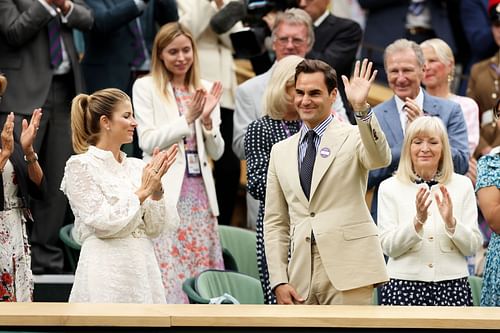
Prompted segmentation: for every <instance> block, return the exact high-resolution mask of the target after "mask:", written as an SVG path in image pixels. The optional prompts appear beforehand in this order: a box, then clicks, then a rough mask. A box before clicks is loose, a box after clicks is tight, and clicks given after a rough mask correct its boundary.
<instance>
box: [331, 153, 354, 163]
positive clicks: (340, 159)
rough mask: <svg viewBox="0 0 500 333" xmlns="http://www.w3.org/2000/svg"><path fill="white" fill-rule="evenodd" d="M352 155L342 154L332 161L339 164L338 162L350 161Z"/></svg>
mask: <svg viewBox="0 0 500 333" xmlns="http://www.w3.org/2000/svg"><path fill="white" fill-rule="evenodd" d="M353 157H354V155H353V154H342V155H340V156H338V157H336V158H335V160H334V161H333V163H337V164H340V163H346V162H350V161H351V160H352V159H353Z"/></svg>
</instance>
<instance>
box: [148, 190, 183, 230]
mask: <svg viewBox="0 0 500 333" xmlns="http://www.w3.org/2000/svg"><path fill="white" fill-rule="evenodd" d="M143 212H144V214H143V220H144V225H145V230H146V234H147V235H148V236H149V237H151V238H154V237H158V236H159V235H160V234H161V233H164V232H172V231H174V230H175V229H177V227H178V226H179V215H178V214H177V208H176V207H175V205H172V204H171V203H169V202H168V201H167V199H166V197H165V196H163V199H161V200H158V201H155V200H151V199H147V200H146V201H144V203H143Z"/></svg>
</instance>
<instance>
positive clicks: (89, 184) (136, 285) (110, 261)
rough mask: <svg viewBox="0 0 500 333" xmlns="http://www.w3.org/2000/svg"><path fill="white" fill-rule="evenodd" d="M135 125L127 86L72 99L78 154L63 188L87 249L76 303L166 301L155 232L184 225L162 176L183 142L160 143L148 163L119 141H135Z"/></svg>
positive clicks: (83, 252) (81, 262)
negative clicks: (162, 145) (170, 202)
mask: <svg viewBox="0 0 500 333" xmlns="http://www.w3.org/2000/svg"><path fill="white" fill-rule="evenodd" d="M136 126H137V123H136V122H135V119H134V116H133V112H132V105H131V102H130V98H129V97H128V96H127V95H126V94H125V93H124V92H122V91H121V90H118V89H104V90H100V91H97V92H95V93H94V94H92V95H85V94H80V95H78V96H76V97H75V98H74V99H73V104H72V108H71V129H72V132H73V134H72V135H73V137H72V139H73V148H74V150H75V151H76V152H77V153H78V155H75V156H72V157H71V158H70V159H69V160H68V162H67V163H66V169H65V173H64V178H63V181H62V184H61V189H62V191H63V192H64V193H65V194H66V196H67V197H68V200H69V203H70V205H71V209H72V210H73V213H74V215H75V228H74V237H75V238H76V240H77V241H79V242H81V243H82V249H81V252H80V259H79V262H78V267H77V270H76V274H75V282H74V284H73V288H72V290H71V295H70V300H69V301H70V302H75V303H76V302H90V303H165V292H164V288H163V285H162V280H161V275H160V269H159V266H158V263H157V261H156V257H155V254H154V249H153V244H152V242H151V239H150V238H151V237H156V236H158V235H159V234H161V233H162V232H164V231H165V229H166V228H165V227H166V226H168V227H170V229H173V228H175V227H176V225H177V224H176V223H175V222H174V221H175V216H176V214H175V206H173V205H172V207H170V206H169V205H168V202H166V200H165V199H164V197H163V189H162V186H161V181H160V179H161V177H162V176H163V175H164V174H165V172H166V171H167V169H168V168H169V167H170V165H171V164H172V162H173V161H174V160H175V154H176V152H177V147H176V146H172V147H171V148H170V149H169V150H168V151H162V152H160V151H159V149H155V153H154V156H153V158H152V159H151V161H150V162H149V163H148V164H145V163H144V162H143V161H141V160H139V159H135V158H127V157H126V155H125V153H123V152H122V151H121V150H120V147H121V145H122V144H125V143H129V142H132V137H133V133H134V130H135V127H136ZM169 212H174V213H173V215H172V216H170V215H169Z"/></svg>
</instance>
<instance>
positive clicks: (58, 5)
mask: <svg viewBox="0 0 500 333" xmlns="http://www.w3.org/2000/svg"><path fill="white" fill-rule="evenodd" d="M92 23H93V16H92V13H91V12H90V10H89V9H88V8H87V7H86V6H85V5H84V3H83V0H74V1H73V2H72V1H70V0H0V50H1V52H0V71H2V72H3V73H4V74H5V76H6V77H7V78H8V79H9V88H8V89H7V91H6V94H5V95H4V97H3V101H2V104H0V116H1V117H0V123H3V121H4V119H5V117H6V115H7V114H8V113H9V112H14V113H16V114H19V115H21V116H22V117H16V119H19V122H18V123H16V128H17V129H19V128H20V127H19V126H20V120H21V119H22V118H27V117H29V116H30V115H31V112H32V110H33V109H34V108H37V107H42V109H43V113H44V116H43V118H42V121H41V124H40V127H39V131H38V134H37V137H36V142H35V145H34V146H35V150H36V151H37V152H38V154H39V157H37V158H39V159H40V164H41V166H42V168H43V169H44V173H45V176H46V178H47V184H48V195H47V196H46V197H45V199H44V200H43V201H36V202H34V204H33V217H34V220H35V222H36V223H35V224H34V225H33V230H32V234H31V243H32V249H33V256H32V266H33V272H34V273H58V272H61V271H62V270H63V262H64V261H63V253H62V249H60V248H59V247H58V245H57V244H58V235H59V229H60V227H61V226H62V225H63V223H64V221H65V215H66V210H67V207H68V205H67V201H66V199H65V197H64V195H63V193H62V192H61V191H59V186H60V183H61V179H62V175H63V172H64V165H65V163H66V160H67V159H68V158H69V156H70V155H71V154H72V148H71V129H70V110H69V106H70V104H71V99H72V98H73V97H74V96H75V93H79V92H81V91H83V89H84V88H83V79H82V75H81V72H80V67H79V64H78V54H77V52H76V50H75V46H74V42H73V35H72V30H73V29H79V30H89V29H90V28H91V27H92ZM27 163H29V161H27Z"/></svg>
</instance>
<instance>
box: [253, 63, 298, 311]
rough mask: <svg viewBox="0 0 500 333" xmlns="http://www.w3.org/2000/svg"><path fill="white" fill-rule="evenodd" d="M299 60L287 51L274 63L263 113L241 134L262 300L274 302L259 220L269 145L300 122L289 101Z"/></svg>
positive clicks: (260, 220) (290, 100)
mask: <svg viewBox="0 0 500 333" xmlns="http://www.w3.org/2000/svg"><path fill="white" fill-rule="evenodd" d="M302 60H304V58H302V57H299V56H295V55H290V56H286V57H285V58H283V59H281V60H280V62H278V63H277V64H276V66H275V68H274V70H273V73H272V74H271V79H270V81H269V84H268V85H267V87H266V91H265V95H264V102H265V104H264V107H263V115H264V116H263V117H262V118H259V119H257V120H254V121H252V122H251V123H250V125H248V128H247V132H246V134H245V156H246V157H247V181H248V192H249V193H250V194H251V195H252V196H253V197H254V198H255V199H257V200H259V215H258V218H257V222H256V231H257V263H258V265H259V275H260V281H261V283H262V288H263V289H264V293H265V297H266V302H267V303H269V304H273V303H276V298H275V297H274V294H273V293H272V291H271V286H270V285H269V272H268V270H267V261H266V253H265V249H264V226H263V222H264V204H265V199H266V177H267V167H268V166H269V157H270V155H271V148H272V147H273V145H274V144H275V143H277V142H279V141H282V140H284V139H286V138H289V137H290V136H292V135H293V134H295V133H297V132H298V131H299V129H300V126H301V121H300V119H299V115H298V113H297V110H296V109H295V106H294V104H293V95H294V93H295V85H294V83H295V67H297V65H298V64H299V63H300V62H301V61H302Z"/></svg>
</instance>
